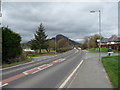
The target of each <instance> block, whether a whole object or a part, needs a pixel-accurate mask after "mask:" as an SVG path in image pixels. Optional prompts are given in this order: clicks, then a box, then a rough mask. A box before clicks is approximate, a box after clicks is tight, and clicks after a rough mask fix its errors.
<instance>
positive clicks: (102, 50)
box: [87, 48, 120, 53]
mask: <svg viewBox="0 0 120 90" xmlns="http://www.w3.org/2000/svg"><path fill="white" fill-rule="evenodd" d="M87 50H88V51H90V52H99V48H90V49H87ZM101 52H106V53H107V52H108V48H101ZM112 52H114V53H120V51H116V50H112Z"/></svg>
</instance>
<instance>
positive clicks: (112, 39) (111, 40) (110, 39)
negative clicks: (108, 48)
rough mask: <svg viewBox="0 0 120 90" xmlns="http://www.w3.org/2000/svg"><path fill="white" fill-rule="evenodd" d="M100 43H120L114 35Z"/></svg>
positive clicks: (119, 38) (119, 39) (118, 38)
mask: <svg viewBox="0 0 120 90" xmlns="http://www.w3.org/2000/svg"><path fill="white" fill-rule="evenodd" d="M101 42H102V43H107V42H120V37H118V36H116V35H112V36H111V37H110V38H104V39H102V40H101Z"/></svg>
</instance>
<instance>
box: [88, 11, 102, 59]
mask: <svg viewBox="0 0 120 90" xmlns="http://www.w3.org/2000/svg"><path fill="white" fill-rule="evenodd" d="M95 12H98V15H99V18H98V20H99V35H100V41H99V60H101V11H100V10H98V11H90V13H95Z"/></svg>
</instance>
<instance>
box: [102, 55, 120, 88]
mask: <svg viewBox="0 0 120 90" xmlns="http://www.w3.org/2000/svg"><path fill="white" fill-rule="evenodd" d="M119 58H120V56H107V57H103V58H102V63H103V65H104V67H105V70H106V72H107V73H108V76H109V78H110V81H111V82H112V84H113V87H115V88H118V85H119V84H120V83H119V79H120V68H119V69H118V59H119ZM119 90H120V88H119Z"/></svg>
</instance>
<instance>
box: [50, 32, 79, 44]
mask: <svg viewBox="0 0 120 90" xmlns="http://www.w3.org/2000/svg"><path fill="white" fill-rule="evenodd" d="M60 39H67V40H68V41H69V44H70V45H78V44H80V43H78V42H75V41H73V40H71V39H69V38H68V37H66V36H64V35H62V34H58V35H57V36H56V41H59V40H60ZM50 40H55V37H53V38H51V39H50Z"/></svg>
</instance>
